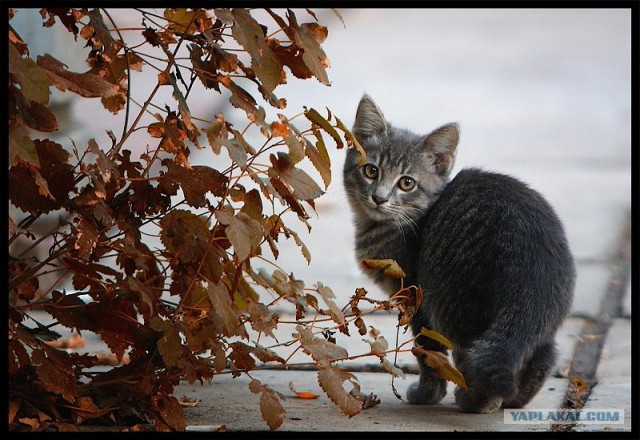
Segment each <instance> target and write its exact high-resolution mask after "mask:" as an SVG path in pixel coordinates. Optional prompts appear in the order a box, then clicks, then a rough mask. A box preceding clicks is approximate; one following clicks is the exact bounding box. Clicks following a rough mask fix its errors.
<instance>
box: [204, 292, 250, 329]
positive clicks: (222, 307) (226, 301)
mask: <svg viewBox="0 0 640 440" xmlns="http://www.w3.org/2000/svg"><path fill="white" fill-rule="evenodd" d="M207 290H208V292H209V300H210V301H211V306H212V309H211V312H212V314H214V315H215V316H217V317H218V318H219V319H220V321H221V324H222V329H221V330H222V333H223V334H224V335H225V336H233V335H239V336H242V335H243V334H245V329H244V326H243V325H242V322H241V321H240V318H239V315H240V312H239V311H238V310H237V309H236V308H235V306H234V305H233V302H232V301H231V297H230V296H229V291H228V290H227V287H226V286H225V285H224V283H222V282H218V283H209V285H208V287H207Z"/></svg>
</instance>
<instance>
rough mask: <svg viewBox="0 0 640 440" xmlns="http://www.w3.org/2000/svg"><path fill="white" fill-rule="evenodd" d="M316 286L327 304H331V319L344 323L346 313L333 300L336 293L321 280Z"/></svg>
mask: <svg viewBox="0 0 640 440" xmlns="http://www.w3.org/2000/svg"><path fill="white" fill-rule="evenodd" d="M316 287H317V289H318V293H319V294H320V296H322V299H323V300H324V302H325V304H326V305H327V306H329V314H330V315H331V319H333V320H334V321H335V322H336V323H337V324H339V325H344V324H345V320H344V313H342V310H341V309H340V308H339V307H338V306H337V305H336V303H335V302H334V301H333V298H335V297H336V295H335V294H334V293H333V291H332V290H331V289H330V288H329V287H327V286H325V285H324V284H322V283H320V282H318V284H317V286H316Z"/></svg>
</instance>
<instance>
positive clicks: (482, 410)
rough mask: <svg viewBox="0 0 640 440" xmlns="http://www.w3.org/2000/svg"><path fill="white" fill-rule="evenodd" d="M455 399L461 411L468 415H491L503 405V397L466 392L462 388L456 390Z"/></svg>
mask: <svg viewBox="0 0 640 440" xmlns="http://www.w3.org/2000/svg"><path fill="white" fill-rule="evenodd" d="M455 398H456V403H457V404H458V406H459V407H460V411H462V412H466V413H476V414H490V413H492V412H495V411H496V410H497V409H498V408H500V406H501V405H502V397H499V396H489V395H486V394H485V393H478V392H473V391H465V390H463V389H462V388H460V387H457V388H456V390H455Z"/></svg>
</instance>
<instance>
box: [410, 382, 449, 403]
mask: <svg viewBox="0 0 640 440" xmlns="http://www.w3.org/2000/svg"><path fill="white" fill-rule="evenodd" d="M446 394H447V383H446V382H445V381H444V380H442V381H441V380H438V381H434V382H421V381H418V382H414V383H412V384H411V385H409V388H408V389H407V400H408V401H409V403H411V404H413V405H432V404H434V403H438V402H440V401H441V400H442V399H443V398H444V396H445V395H446Z"/></svg>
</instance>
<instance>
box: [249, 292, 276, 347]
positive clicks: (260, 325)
mask: <svg viewBox="0 0 640 440" xmlns="http://www.w3.org/2000/svg"><path fill="white" fill-rule="evenodd" d="M247 311H248V312H249V316H250V318H251V319H250V321H249V322H250V323H251V327H252V328H253V329H254V330H255V331H257V332H263V333H265V334H266V335H267V336H270V337H271V338H273V339H275V338H276V336H275V335H274V334H273V330H274V329H276V328H277V326H278V314H277V313H269V309H268V308H267V306H265V305H264V304H262V303H258V302H254V301H251V302H250V303H249V306H248V307H247Z"/></svg>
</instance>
